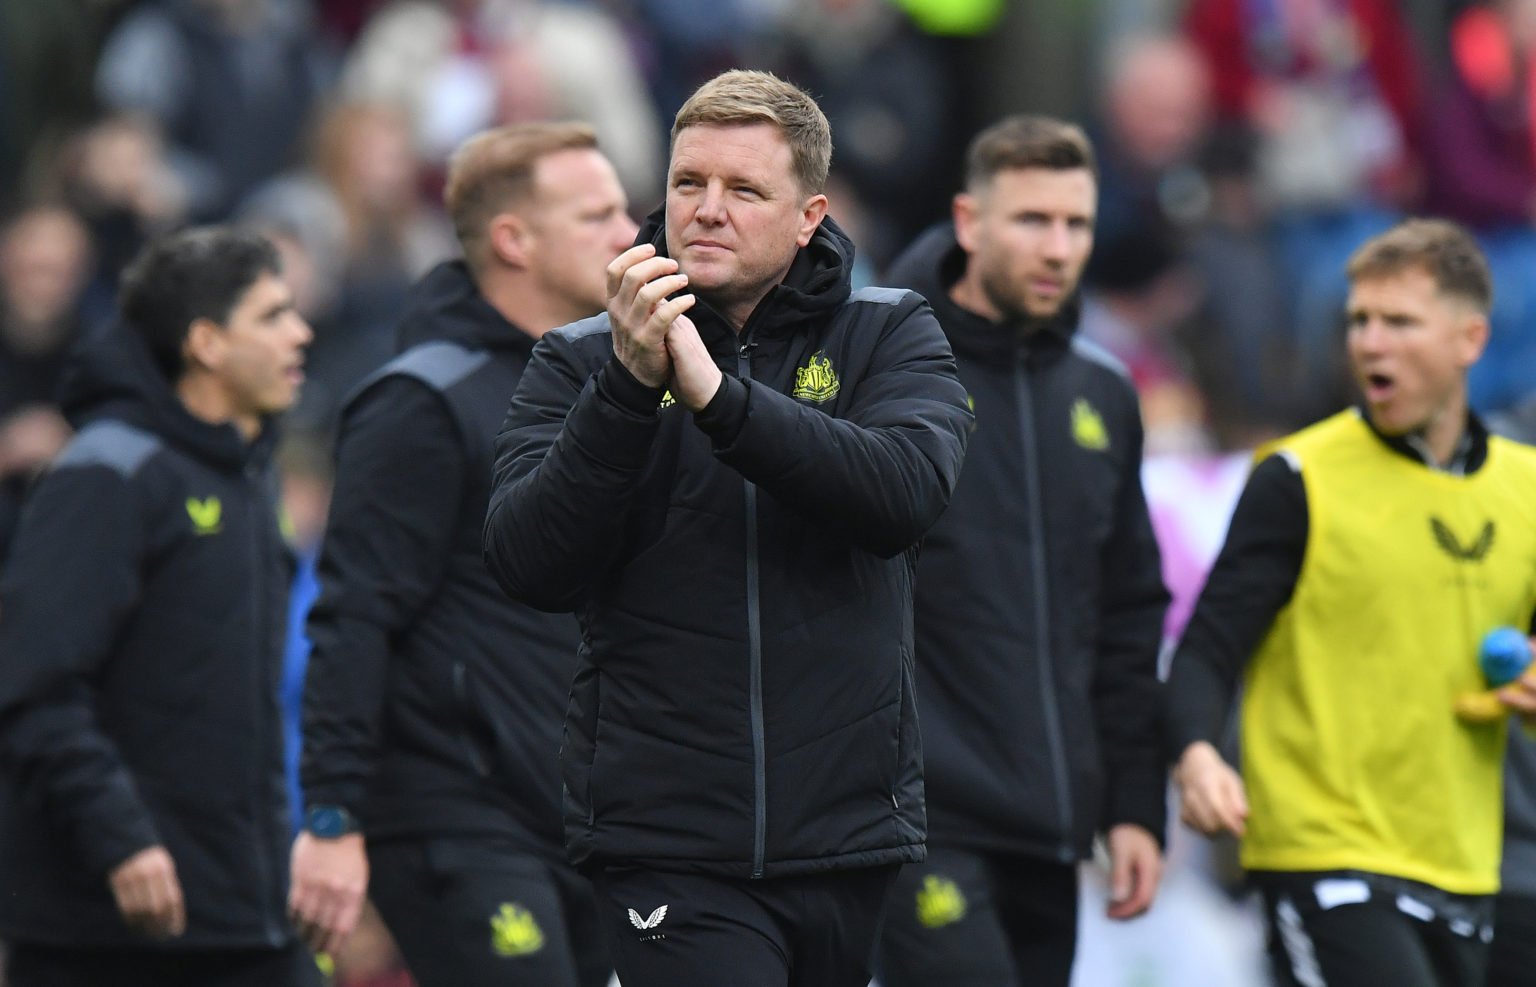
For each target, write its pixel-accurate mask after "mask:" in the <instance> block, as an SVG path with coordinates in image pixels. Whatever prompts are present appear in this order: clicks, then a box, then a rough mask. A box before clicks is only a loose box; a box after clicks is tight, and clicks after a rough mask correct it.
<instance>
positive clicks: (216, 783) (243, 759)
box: [0, 228, 318, 987]
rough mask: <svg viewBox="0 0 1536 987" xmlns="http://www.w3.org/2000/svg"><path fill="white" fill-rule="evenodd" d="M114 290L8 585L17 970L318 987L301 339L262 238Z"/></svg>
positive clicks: (5, 816) (183, 244)
mask: <svg viewBox="0 0 1536 987" xmlns="http://www.w3.org/2000/svg"><path fill="white" fill-rule="evenodd" d="M120 302H121V311H122V321H121V323H120V325H119V326H118V327H117V328H115V329H114V330H113V331H111V332H110V333H108V334H107V335H106V336H104V337H103V338H101V339H99V340H97V341H95V342H94V343H92V344H90V345H88V346H87V347H86V348H84V349H83V350H81V351H80V352H79V353H78V354H77V356H76V358H75V360H74V362H73V364H72V365H71V367H70V369H69V371H68V372H67V373H66V377H65V384H64V394H63V403H64V409H65V412H66V414H68V415H69V417H70V419H71V421H72V423H73V424H74V425H75V426H76V427H77V428H78V429H79V431H78V433H77V434H76V436H75V438H74V439H73V441H71V442H70V444H69V445H68V446H67V447H66V448H65V450H64V451H63V453H61V454H60V456H59V458H58V460H57V461H56V462H55V464H54V466H53V468H52V469H51V471H50V472H48V473H47V474H45V475H44V476H43V478H42V479H41V480H40V481H39V482H38V484H37V486H36V488H35V489H34V490H33V492H32V495H31V496H30V498H29V499H28V501H27V504H26V507H25V509H24V512H23V514H22V518H21V523H20V527H19V529H18V531H17V534H16V540H15V543H14V546H13V548H12V552H11V556H10V559H9V562H8V565H7V566H6V569H5V574H4V577H3V579H0V768H3V777H0V887H3V888H4V889H5V891H4V893H3V894H0V938H4V939H6V940H8V941H9V942H10V943H11V944H12V953H11V956H10V960H9V965H8V969H7V978H8V979H7V982H8V983H9V984H10V985H11V987H33V985H38V987H42V985H47V987H75V985H78V987H87V985H98V984H113V985H130V987H137V985H143V987H150V985H155V987H160V985H187V987H193V985H196V987H204V985H217V987H224V985H241V987H244V985H249V987H258V985H289V984H308V983H311V982H312V981H314V980H315V979H316V978H317V975H318V974H317V970H316V968H315V964H314V961H313V959H312V958H311V957H310V956H309V954H308V952H307V951H306V950H305V949H304V947H303V946H302V944H300V943H299V942H298V940H297V939H296V937H295V936H294V935H293V932H292V930H291V929H290V928H289V925H288V922H287V917H286V914H285V908H284V904H285V894H286V890H287V874H286V872H285V871H284V869H283V866H282V864H283V859H284V857H285V855H286V852H287V848H288V838H289V831H288V804H287V797H286V789H285V785H284V776H283V730H282V722H281V717H280V713H279V706H278V686H279V681H280V678H281V675H282V661H283V643H284V631H285V617H286V600H287V593H288V576H289V566H288V562H287V556H286V553H285V550H284V546H283V541H282V536H281V534H280V533H279V530H278V516H277V506H276V503H275V499H274V489H275V487H274V483H273V482H272V480H273V478H272V476H271V473H270V470H269V469H268V459H269V456H270V452H271V448H272V445H273V429H272V428H271V427H270V420H271V418H272V416H274V415H276V414H278V413H279V412H282V411H283V410H284V409H286V408H288V407H289V406H290V405H291V404H292V403H293V401H294V397H295V395H296V393H297V390H298V387H299V384H300V382H301V381H302V379H303V371H302V366H303V362H304V347H305V346H306V345H307V344H308V343H309V340H310V330H309V327H308V326H307V325H305V323H304V320H303V319H302V318H300V317H299V315H298V314H297V312H295V311H294V308H293V299H292V295H291V294H290V292H289V290H288V288H287V286H286V285H285V284H284V283H283V281H282V279H281V277H280V272H279V266H278V258H277V254H276V252H275V251H274V249H273V248H272V246H271V245H270V244H269V243H267V241H265V240H263V239H262V238H260V237H258V236H256V235H255V234H249V233H242V232H235V231H232V230H227V229H222V228H209V229H200V230H192V231H188V232H184V233H179V234H176V235H173V236H170V237H168V238H166V239H164V240H161V241H158V242H156V243H154V244H151V245H150V246H149V247H148V248H147V249H146V250H145V251H144V253H143V254H141V255H140V257H139V258H138V259H137V260H136V261H135V262H134V263H133V265H132V266H131V267H130V268H129V269H128V271H127V272H126V273H125V274H124V276H123V284H122V294H121V300H120Z"/></svg>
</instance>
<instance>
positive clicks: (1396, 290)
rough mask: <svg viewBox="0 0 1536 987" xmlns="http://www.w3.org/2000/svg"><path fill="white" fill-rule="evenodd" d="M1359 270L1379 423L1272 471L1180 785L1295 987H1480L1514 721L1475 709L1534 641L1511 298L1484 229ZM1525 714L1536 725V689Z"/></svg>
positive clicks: (1240, 519)
mask: <svg viewBox="0 0 1536 987" xmlns="http://www.w3.org/2000/svg"><path fill="white" fill-rule="evenodd" d="M1348 274H1349V279H1350V283H1351V289H1350V297H1349V302H1348V323H1349V331H1348V336H1347V349H1348V353H1349V359H1350V365H1351V368H1352V370H1353V372H1354V376H1355V380H1356V383H1357V384H1358V385H1359V387H1360V389H1361V391H1362V393H1363V396H1364V400H1363V405H1362V406H1361V408H1359V409H1350V410H1346V411H1343V412H1340V413H1339V414H1337V415H1335V416H1333V417H1331V418H1328V419H1326V420H1324V421H1323V422H1320V423H1319V424H1317V425H1314V426H1312V427H1310V428H1308V429H1305V430H1303V431H1301V432H1298V433H1296V434H1294V435H1292V436H1290V437H1288V438H1285V439H1282V440H1280V441H1279V442H1277V443H1275V444H1274V445H1273V446H1272V447H1270V448H1269V450H1268V451H1267V453H1266V454H1264V455H1261V456H1260V457H1259V462H1258V465H1257V466H1256V467H1255V469H1254V471H1253V473H1252V475H1251V476H1250V478H1249V480H1248V483H1247V486H1246V488H1245V489H1244V492H1243V494H1242V497H1241V499H1240V501H1239V503H1238V506H1237V509H1236V512H1235V513H1234V515H1233V519H1232V523H1231V527H1230V529H1229V532H1228V535H1227V539H1226V543H1225V545H1224V546H1223V547H1222V550H1221V554H1220V556H1219V557H1218V559H1217V561H1216V565H1215V568H1214V569H1213V570H1212V572H1211V574H1210V577H1209V579H1208V580H1207V582H1206V585H1205V588H1204V590H1203V591H1202V594H1201V597H1200V601H1199V603H1198V604H1197V606H1196V609H1195V613H1194V615H1193V617H1192V618H1191V620H1190V623H1189V625H1188V628H1187V629H1186V631H1185V633H1184V636H1183V639H1182V640H1181V642H1180V644H1179V647H1178V651H1177V653H1176V655H1175V658H1174V661H1173V668H1172V678H1171V682H1170V687H1169V694H1170V699H1171V722H1170V732H1171V736H1172V739H1173V747H1172V750H1173V752H1174V754H1175V756H1176V758H1177V768H1176V771H1175V778H1176V779H1177V781H1178V784H1179V787H1180V790H1181V795H1182V799H1183V816H1184V819H1185V820H1186V821H1187V822H1189V823H1190V824H1191V825H1194V826H1196V827H1197V828H1199V829H1201V830H1202V831H1204V832H1206V833H1218V832H1224V831H1225V832H1231V833H1233V834H1236V835H1239V836H1241V837H1242V862H1243V865H1244V867H1245V868H1246V869H1247V870H1248V871H1249V874H1250V877H1251V879H1252V881H1253V883H1254V884H1255V885H1256V886H1257V887H1258V888H1259V889H1260V891H1261V893H1262V895H1263V899H1264V905H1265V911H1266V914H1267V917H1268V921H1269V930H1270V953H1271V958H1272V960H1273V967H1274V973H1275V975H1276V977H1277V978H1278V979H1279V982H1280V983H1282V984H1295V985H1307V984H1316V983H1322V982H1331V983H1349V984H1355V983H1372V982H1376V983H1391V984H1400V985H1404V987H1478V985H1481V984H1482V982H1483V974H1484V969H1485V966H1486V963H1487V954H1488V946H1487V943H1488V939H1489V937H1490V935H1491V932H1492V929H1491V924H1492V921H1493V908H1492V905H1493V897H1492V895H1493V892H1494V891H1495V890H1497V888H1498V883H1499V854H1500V815H1501V810H1502V804H1501V800H1500V774H1501V766H1502V760H1503V753H1504V742H1505V732H1506V727H1505V722H1504V720H1505V719H1507V718H1506V717H1496V718H1494V719H1493V720H1491V721H1489V722H1469V721H1463V720H1462V719H1461V718H1460V717H1458V715H1457V714H1456V713H1455V712H1454V711H1453V710H1454V708H1455V704H1456V701H1457V699H1458V696H1459V695H1460V694H1461V693H1463V692H1475V691H1479V690H1481V689H1482V688H1483V687H1484V685H1483V674H1482V672H1481V670H1480V669H1479V666H1478V662H1477V657H1476V656H1477V649H1478V644H1479V642H1480V641H1481V640H1482V638H1483V636H1484V635H1485V634H1486V633H1487V632H1488V631H1490V630H1492V629H1493V628H1495V627H1498V626H1501V625H1513V626H1516V627H1529V626H1530V624H1531V618H1532V611H1533V607H1536V564H1533V563H1536V506H1533V505H1532V503H1531V499H1530V497H1529V491H1530V489H1531V485H1532V484H1533V483H1536V452H1532V451H1531V450H1529V449H1527V448H1526V447H1523V446H1519V445H1517V444H1515V443H1512V442H1508V441H1506V440H1504V439H1501V438H1497V437H1489V435H1488V433H1487V431H1486V429H1485V428H1484V426H1483V424H1482V422H1481V421H1480V420H1479V419H1478V418H1477V417H1476V416H1475V415H1474V414H1472V413H1471V412H1470V411H1469V410H1468V407H1467V402H1466V375H1467V369H1468V368H1469V367H1470V366H1471V365H1472V364H1473V362H1475V361H1476V360H1477V358H1478V356H1479V354H1480V353H1481V351H1482V349H1483V344H1484V342H1485V341H1486V339H1487V335H1488V324H1487V313H1488V307H1489V300H1490V294H1491V292H1492V283H1491V281H1490V278H1489V275H1488V268H1487V265H1486V264H1485V262H1484V260H1483V257H1482V255H1481V253H1480V252H1479V251H1478V249H1477V246H1476V244H1475V243H1474V242H1473V241H1472V239H1471V237H1470V236H1469V235H1468V234H1467V233H1466V232H1465V231H1463V230H1462V229H1460V228H1459V227H1456V226H1454V225H1453V224H1450V223H1448V222H1446V221H1443V220H1417V221H1410V222H1406V223H1403V224H1401V225H1398V226H1396V227H1394V228H1393V229H1392V230H1390V231H1389V232H1388V233H1386V234H1383V235H1382V236H1380V237H1377V238H1373V239H1372V240H1370V241H1368V242H1367V243H1366V244H1365V245H1364V246H1362V247H1360V248H1359V250H1358V251H1357V252H1356V253H1355V255H1354V257H1353V258H1352V259H1351V261H1350V263H1349V269H1348ZM1240 674H1243V675H1245V680H1246V691H1245V694H1244V698H1243V700H1242V758H1243V764H1242V775H1241V776H1239V775H1238V773H1237V772H1235V771H1234V770H1233V769H1232V768H1231V767H1230V766H1229V765H1228V764H1227V763H1226V762H1225V761H1224V760H1223V759H1222V757H1221V755H1220V753H1218V751H1217V749H1216V747H1215V743H1216V741H1217V739H1218V737H1219V736H1220V735H1221V733H1222V731H1223V727H1224V725H1225V722H1226V719H1227V711H1228V708H1229V706H1230V705H1231V703H1232V701H1233V698H1234V695H1235V692H1236V687H1237V679H1238V677H1239V675H1240ZM1499 697H1500V699H1501V700H1502V701H1503V703H1504V704H1506V705H1507V706H1508V707H1509V708H1511V709H1513V710H1515V711H1517V712H1520V713H1522V714H1525V715H1531V714H1533V713H1536V677H1532V678H1530V679H1526V680H1519V681H1517V683H1516V684H1514V685H1512V686H1510V687H1508V688H1506V689H1504V690H1502V691H1501V692H1500V693H1499Z"/></svg>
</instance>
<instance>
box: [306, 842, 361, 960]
mask: <svg viewBox="0 0 1536 987" xmlns="http://www.w3.org/2000/svg"><path fill="white" fill-rule="evenodd" d="M290 883H291V885H292V886H291V888H290V889H289V892H288V912H289V914H290V915H291V916H292V918H293V925H294V928H296V929H297V930H298V933H299V936H300V937H301V938H302V939H303V940H304V943H305V945H307V946H309V948H310V949H312V950H314V951H315V952H317V953H334V952H336V950H338V949H340V948H341V944H342V942H343V941H345V940H346V938H347V936H349V935H351V934H352V930H353V929H355V928H356V927H357V920H358V916H360V915H361V914H362V912H363V899H364V897H365V896H366V895H367V894H368V852H367V849H366V847H365V846H364V844H363V834H362V833H348V834H347V835H345V836H338V837H336V838H335V839H322V838H321V837H318V836H316V835H315V834H313V833H309V832H303V833H300V834H299V837H298V839H296V840H294V841H293V858H292V867H291V876H290Z"/></svg>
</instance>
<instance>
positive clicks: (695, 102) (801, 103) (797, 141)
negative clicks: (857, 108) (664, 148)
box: [672, 69, 832, 195]
mask: <svg viewBox="0 0 1536 987" xmlns="http://www.w3.org/2000/svg"><path fill="white" fill-rule="evenodd" d="M751 123H771V124H773V125H774V126H775V127H777V128H778V130H779V133H780V135H781V136H782V137H783V138H784V140H785V142H786V143H787V144H788V145H789V153H790V157H791V159H792V160H793V162H794V171H795V177H796V178H798V179H799V180H800V190H801V191H802V192H804V193H806V194H807V195H817V194H820V193H822V192H825V191H826V188H827V172H828V171H829V170H830V169H831V167H832V127H831V125H830V124H828V123H827V117H826V114H824V113H822V112H821V107H819V106H817V105H816V101H815V100H814V99H812V98H811V97H810V96H809V95H808V94H807V93H806V92H805V91H804V90H802V89H800V88H799V87H797V86H794V85H791V84H790V83H788V82H785V81H784V80H783V79H780V78H779V77H777V76H775V75H773V74H771V73H769V72H751V71H747V70H744V69H735V70H732V71H730V72H725V73H722V74H721V75H717V76H715V78H713V79H711V80H710V81H708V82H706V83H704V85H702V86H700V87H699V88H698V91H696V92H695V93H694V94H693V95H692V96H690V97H688V101H687V102H686V103H684V104H683V106H682V109H680V110H678V111H677V119H676V120H675V121H674V122H673V124H672V146H673V147H674V148H676V147H677V137H678V135H679V134H681V133H682V132H683V131H685V130H687V129H688V128H689V127H697V126H700V125H711V126H716V127H724V126H731V125H733V124H751Z"/></svg>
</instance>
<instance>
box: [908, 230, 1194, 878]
mask: <svg viewBox="0 0 1536 987" xmlns="http://www.w3.org/2000/svg"><path fill="white" fill-rule="evenodd" d="M964 263H965V256H964V253H963V252H962V251H961V250H960V248H959V246H958V245H957V244H956V243H955V238H954V233H953V230H952V229H950V228H949V227H947V226H946V227H941V228H939V229H936V230H934V231H931V232H929V233H928V234H926V235H925V236H924V237H923V238H921V239H919V240H918V241H917V242H916V243H915V244H913V246H912V247H911V248H910V249H909V250H908V252H907V253H906V254H905V255H904V256H903V257H901V258H900V259H898V261H897V263H896V265H895V266H894V268H893V270H892V280H893V281H894V282H895V283H897V284H902V285H905V286H907V287H910V288H913V289H915V290H917V291H919V292H921V293H922V294H923V295H925V296H926V297H927V298H928V299H929V300H930V301H931V302H932V303H933V307H934V311H935V312H936V313H937V314H938V317H939V321H940V322H941V323H942V324H943V326H944V331H945V333H946V334H947V335H948V336H949V341H950V343H951V344H952V345H953V346H954V349H955V359H956V360H957V362H958V363H959V367H960V380H961V383H963V384H964V385H965V387H966V390H967V391H968V392H969V394H970V399H971V400H972V401H973V402H974V408H975V412H976V425H975V431H974V433H973V434H972V435H971V439H970V452H969V455H968V456H967V458H966V464H965V470H964V472H963V473H962V474H961V476H960V482H959V484H958V485H957V486H956V488H955V495H954V499H953V500H952V501H951V503H950V507H949V510H948V511H947V512H945V515H944V517H943V518H942V519H940V521H939V523H938V524H936V525H934V527H933V530H932V531H930V532H929V534H928V538H927V540H926V542H925V543H924V546H923V558H922V565H921V566H920V567H919V569H918V580H917V667H918V680H917V681H918V703H919V708H920V709H921V710H922V713H923V738H924V741H925V743H924V749H925V751H926V755H927V762H926V763H927V778H928V793H929V800H928V812H929V826H930V840H931V842H933V843H934V844H935V845H949V846H954V845H961V846H970V847H976V848H979V849H986V850H997V851H1003V852H1011V853H1024V854H1027V855H1031V856H1037V857H1044V858H1046V859H1055V860H1060V861H1063V862H1067V861H1071V860H1075V859H1077V858H1079V857H1081V856H1083V855H1085V854H1086V853H1087V852H1088V850H1089V846H1090V844H1091V843H1092V839H1093V835H1094V833H1095V832H1096V831H1100V830H1102V829H1107V828H1108V827H1110V826H1113V825H1115V824H1117V823H1123V822H1130V823H1138V824H1140V825H1142V826H1144V827H1146V828H1147V829H1148V830H1149V831H1150V832H1152V833H1153V834H1154V835H1157V836H1159V837H1161V835H1162V833H1163V828H1164V814H1165V807H1164V768H1163V762H1162V758H1161V755H1160V750H1161V746H1162V722H1163V721H1162V699H1161V692H1160V686H1159V683H1158V680H1157V653H1158V645H1159V642H1160V640H1161V635H1162V621H1163V611H1164V609H1165V607H1166V606H1167V600H1168V597H1167V592H1166V590H1165V589H1164V587H1163V583H1162V574H1161V568H1160V565H1159V558H1158V551H1157V542H1156V540H1155V538H1154V536H1153V533H1152V525H1151V520H1150V519H1149V517H1148V515H1147V505H1146V500H1145V497H1144V496H1143V494H1142V488H1141V444H1142V443H1141V435H1142V433H1141V414H1140V409H1139V407H1138V404H1137V400H1136V392H1135V390H1134V389H1133V388H1132V386H1131V383H1130V380H1129V379H1128V378H1127V377H1126V375H1125V372H1124V371H1123V369H1121V368H1120V367H1119V365H1118V364H1117V363H1116V362H1115V361H1114V360H1113V359H1112V358H1111V357H1109V356H1108V355H1107V354H1105V353H1103V352H1102V351H1100V350H1098V349H1097V348H1096V347H1094V346H1092V344H1089V343H1085V342H1083V341H1081V340H1079V339H1077V338H1076V336H1075V331H1076V323H1075V319H1076V311H1075V308H1074V307H1070V306H1069V308H1068V309H1067V310H1065V311H1064V312H1063V314H1062V316H1060V317H1059V318H1058V320H1057V321H1056V323H1055V324H1053V325H1050V326H1046V327H1041V328H1037V329H1035V330H1034V331H1032V332H1028V333H1024V332H1020V331H1019V330H1018V328H1016V327H1014V326H1011V325H999V324H995V323H992V322H990V321H988V320H986V319H984V318H981V317H980V316H977V315H974V314H972V313H970V312H968V311H966V310H964V309H962V308H960V307H959V306H958V305H956V304H955V303H954V302H953V301H951V300H950V297H949V286H950V285H951V284H953V283H954V281H955V279H956V278H957V277H959V275H960V273H961V271H962V270H963V269H964Z"/></svg>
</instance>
